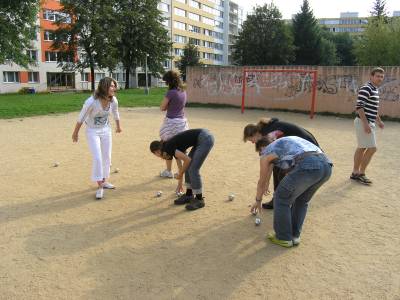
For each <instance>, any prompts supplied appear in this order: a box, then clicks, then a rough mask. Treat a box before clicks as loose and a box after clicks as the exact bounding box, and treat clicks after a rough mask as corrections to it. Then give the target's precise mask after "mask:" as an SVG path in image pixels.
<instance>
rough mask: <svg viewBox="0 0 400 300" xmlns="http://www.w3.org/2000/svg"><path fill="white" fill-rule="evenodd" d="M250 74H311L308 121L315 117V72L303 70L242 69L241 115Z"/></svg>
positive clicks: (316, 72)
mask: <svg viewBox="0 0 400 300" xmlns="http://www.w3.org/2000/svg"><path fill="white" fill-rule="evenodd" d="M250 72H259V73H309V74H312V76H313V80H312V94H311V107H310V119H313V118H314V115H315V101H316V94H317V93H316V90H317V75H318V71H317V70H305V69H246V68H245V69H243V78H242V113H244V103H245V95H246V86H247V74H248V73H250Z"/></svg>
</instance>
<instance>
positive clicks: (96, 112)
mask: <svg viewBox="0 0 400 300" xmlns="http://www.w3.org/2000/svg"><path fill="white" fill-rule="evenodd" d="M116 89H117V82H116V81H115V80H114V79H112V78H110V77H105V78H103V79H101V80H100V82H99V85H98V87H97V90H96V91H95V93H94V95H93V96H91V97H89V98H88V99H87V100H86V101H85V104H84V105H83V108H82V110H81V112H80V114H79V117H78V121H77V123H76V125H75V129H74V132H73V133H72V141H73V142H77V141H78V133H79V129H80V128H81V126H82V124H83V122H85V124H86V137H87V141H88V144H89V149H90V152H91V153H92V157H93V168H92V180H93V181H95V182H97V185H98V189H97V191H96V199H102V198H103V195H104V189H114V188H115V186H114V185H112V184H111V183H109V182H107V181H106V180H107V178H108V177H109V176H110V166H111V147H112V138H111V127H110V122H109V119H108V118H109V116H110V114H112V115H113V117H114V120H115V123H116V126H117V128H116V132H121V131H122V129H121V126H120V121H119V113H118V101H117V98H116V97H115V91H116Z"/></svg>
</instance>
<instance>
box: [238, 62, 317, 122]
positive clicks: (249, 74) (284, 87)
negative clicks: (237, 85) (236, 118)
mask: <svg viewBox="0 0 400 300" xmlns="http://www.w3.org/2000/svg"><path fill="white" fill-rule="evenodd" d="M242 78H243V80H242V113H244V108H245V105H246V100H248V99H249V97H250V95H248V94H249V93H248V91H249V90H250V89H252V90H253V93H252V94H253V95H254V94H261V92H262V91H263V90H267V89H268V90H270V91H274V92H275V94H277V93H278V94H279V93H281V94H283V95H281V96H280V97H277V98H276V99H274V97H273V96H271V97H272V99H273V100H275V101H279V100H280V101H284V100H291V99H295V98H297V97H300V96H304V95H308V94H310V118H311V119H312V118H314V113H315V101H316V99H315V98H316V89H317V71H316V70H305V69H246V68H245V69H243V77H242Z"/></svg>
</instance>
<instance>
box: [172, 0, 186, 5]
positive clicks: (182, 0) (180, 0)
mask: <svg viewBox="0 0 400 300" xmlns="http://www.w3.org/2000/svg"><path fill="white" fill-rule="evenodd" d="M175 1H177V2H181V3H185V4H186V0H175Z"/></svg>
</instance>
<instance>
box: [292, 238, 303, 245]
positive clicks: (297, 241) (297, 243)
mask: <svg viewBox="0 0 400 300" xmlns="http://www.w3.org/2000/svg"><path fill="white" fill-rule="evenodd" d="M292 241H293V246H298V245H299V244H300V241H301V240H300V237H293V239H292Z"/></svg>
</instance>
